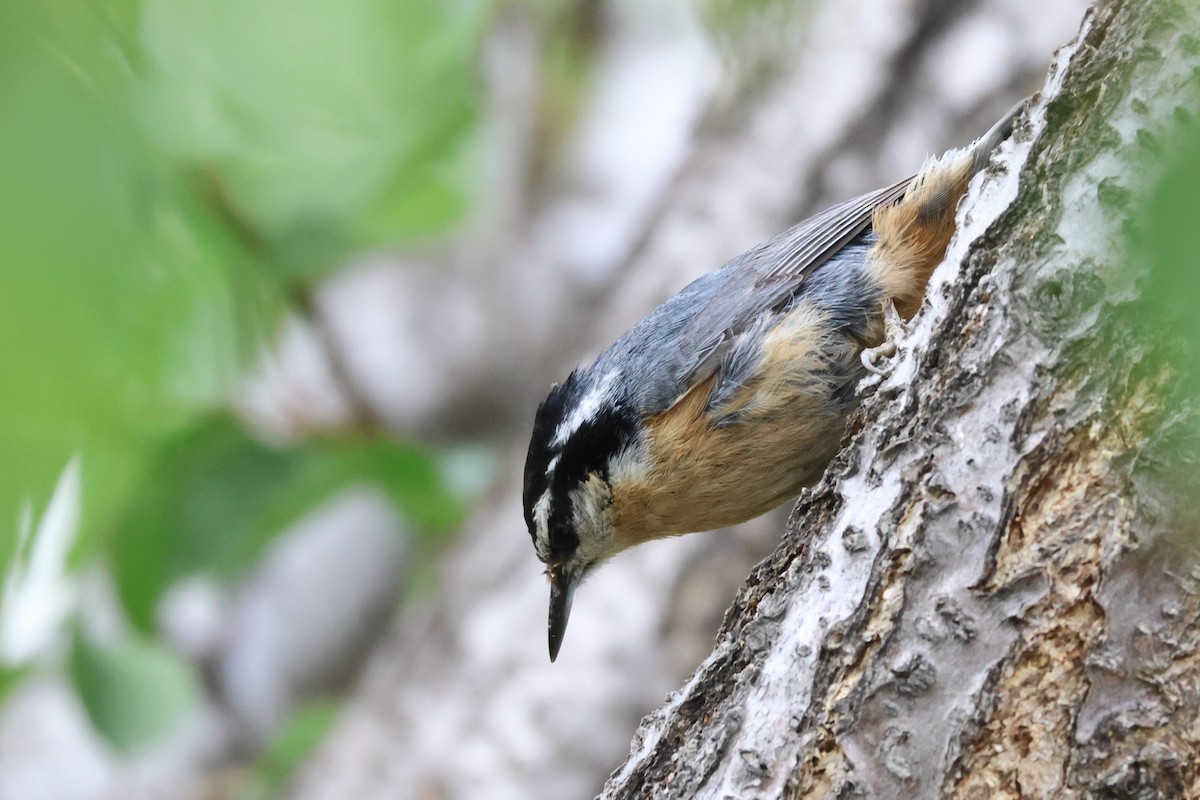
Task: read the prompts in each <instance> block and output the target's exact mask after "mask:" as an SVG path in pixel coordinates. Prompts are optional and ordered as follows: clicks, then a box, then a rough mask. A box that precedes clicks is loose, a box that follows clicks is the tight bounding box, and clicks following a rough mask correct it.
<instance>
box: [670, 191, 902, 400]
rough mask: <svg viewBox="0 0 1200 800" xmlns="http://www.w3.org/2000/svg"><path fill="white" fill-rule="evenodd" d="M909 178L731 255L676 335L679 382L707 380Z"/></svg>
mask: <svg viewBox="0 0 1200 800" xmlns="http://www.w3.org/2000/svg"><path fill="white" fill-rule="evenodd" d="M911 180H912V179H911V178H908V179H906V180H903V181H899V182H898V183H895V184H892V185H891V186H887V187H885V188H883V189H879V190H877V191H874V192H871V193H869V194H864V195H862V196H860V197H856V198H854V199H853V200H848V201H846V202H844V203H840V204H838V205H836V206H833V207H832V208H828V209H826V210H825V211H822V212H821V213H819V214H816V215H815V216H812V217H809V218H808V219H806V220H805V221H803V222H801V223H800V224H798V225H796V226H795V227H793V228H791V229H789V230H787V231H785V232H783V233H782V234H780V235H779V236H776V237H775V238H773V239H770V240H768V241H767V242H765V243H764V244H762V245H760V246H759V247H756V248H754V249H753V250H750V251H749V252H747V253H745V254H744V255H742V256H740V257H739V258H737V259H735V260H734V262H732V263H731V264H730V265H729V267H730V274H729V275H728V276H727V280H726V282H725V285H724V286H723V287H722V288H721V291H719V292H715V293H714V294H713V295H712V297H710V298H709V299H708V302H707V303H705V304H704V305H703V306H701V307H700V308H699V309H698V310H697V311H696V314H695V316H694V317H693V318H692V319H691V321H690V323H689V324H688V325H687V327H686V328H685V330H684V331H683V335H682V336H681V337H680V341H681V343H682V344H683V347H682V349H681V352H680V356H681V359H680V362H679V364H678V365H677V368H676V369H677V371H676V372H675V375H676V376H677V380H679V381H680V384H681V385H682V386H683V387H687V386H691V385H693V384H696V383H699V382H701V381H704V380H706V379H708V377H709V376H711V375H712V374H713V372H714V371H716V369H717V367H718V365H719V364H720V363H721V361H722V359H723V358H724V356H725V355H726V354H727V353H728V352H729V351H730V350H731V349H732V348H733V346H734V343H735V341H737V339H738V338H739V337H740V336H741V335H742V334H743V333H745V332H746V331H748V330H750V329H751V327H753V326H755V325H762V326H766V327H769V326H770V325H771V323H772V321H773V320H772V317H773V316H774V314H773V313H772V312H773V311H775V310H778V309H779V308H780V307H782V306H784V305H786V304H787V303H788V301H790V300H791V298H792V297H794V296H795V294H796V292H797V291H798V290H799V289H800V286H801V284H803V282H804V281H805V279H806V278H807V277H808V276H810V275H812V274H813V272H815V271H816V270H817V269H818V268H820V267H821V266H822V265H823V264H825V263H826V262H828V261H829V260H830V259H831V258H833V257H834V256H835V255H836V254H837V253H838V252H839V251H840V250H842V248H844V247H845V246H846V245H847V244H849V243H850V242H851V241H853V240H854V239H855V237H857V236H858V235H859V234H861V233H862V232H863V231H864V230H866V229H867V228H868V227H869V226H870V224H871V215H872V213H873V212H874V210H875V209H876V208H877V207H879V206H882V205H887V204H890V203H893V202H895V201H896V200H898V199H900V197H901V196H903V194H904V190H905V189H906V188H907V187H908V184H909V183H910V181H911Z"/></svg>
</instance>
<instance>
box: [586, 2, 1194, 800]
mask: <svg viewBox="0 0 1200 800" xmlns="http://www.w3.org/2000/svg"><path fill="white" fill-rule="evenodd" d="M1198 30H1200V11H1198V10H1197V7H1196V4H1195V3H1185V2H1158V3H1152V2H1136V0H1108V2H1101V3H1099V4H1098V5H1097V7H1095V8H1094V9H1093V11H1092V12H1090V13H1089V15H1088V17H1087V18H1086V20H1085V22H1084V24H1083V27H1082V30H1081V33H1080V36H1079V39H1078V40H1077V41H1076V42H1075V43H1074V44H1073V45H1071V46H1069V47H1067V48H1064V49H1063V50H1061V51H1060V52H1059V54H1058V56H1057V59H1056V61H1055V63H1054V64H1053V66H1052V67H1051V70H1050V74H1049V77H1048V78H1047V81H1046V84H1045V87H1044V88H1043V90H1042V91H1041V92H1040V95H1039V96H1038V97H1037V98H1036V101H1035V102H1034V103H1033V104H1032V107H1031V109H1030V110H1029V113H1028V117H1027V119H1026V120H1025V121H1024V122H1022V123H1020V125H1019V126H1018V129H1017V131H1016V134H1015V135H1014V137H1013V140H1012V143H1011V144H1008V145H1005V147H1004V148H1003V149H1002V151H1001V154H1000V156H999V157H998V159H997V162H996V163H994V164H993V166H992V167H991V169H990V170H989V171H988V173H987V174H986V176H985V177H984V179H983V181H982V183H981V185H980V184H977V185H976V186H975V187H974V189H973V191H972V192H971V194H970V195H969V197H968V198H967V200H966V201H964V203H963V205H962V207H960V209H959V220H960V230H959V234H958V235H957V237H956V239H955V242H954V243H953V244H952V245H951V250H950V253H949V254H948V256H947V259H946V262H945V263H944V264H943V265H942V266H941V267H940V268H939V270H938V272H937V274H936V275H935V277H934V280H933V283H932V285H931V287H930V290H929V293H928V296H929V300H928V301H927V303H926V306H925V308H924V309H923V310H922V312H921V313H920V315H919V316H918V318H917V319H916V320H915V321H914V324H913V325H912V329H911V330H910V331H909V333H908V334H907V335H906V336H904V337H903V340H902V342H901V343H900V344H901V353H900V355H899V356H898V358H897V359H896V360H895V363H894V366H893V368H892V371H891V373H890V375H889V376H888V377H887V378H885V379H884V380H882V381H881V382H877V385H875V386H873V387H867V389H866V391H867V393H868V394H869V397H867V398H866V399H865V401H864V404H863V406H862V408H861V409H860V412H859V414H858V416H857V419H856V424H857V427H858V432H857V433H856V434H855V435H854V436H853V438H852V439H851V440H850V442H849V444H848V446H847V447H846V448H844V450H843V452H842V453H841V454H840V455H839V456H838V458H837V459H836V461H835V463H834V465H833V466H832V467H831V468H830V469H829V470H828V471H827V473H826V476H825V478H824V480H823V481H822V482H821V483H820V484H819V485H818V486H817V487H815V488H814V489H813V490H812V491H811V492H809V493H808V494H807V495H806V496H805V497H803V498H802V499H801V501H800V503H799V504H798V505H797V506H796V508H795V510H794V512H793V514H792V517H791V519H790V521H789V523H788V527H787V534H786V537H785V539H784V541H783V543H782V544H781V545H780V546H779V548H778V549H777V550H776V551H775V552H774V553H773V554H772V555H771V556H770V557H769V558H767V559H766V560H765V561H763V562H762V563H761V564H759V565H758V567H757V568H756V569H755V570H754V572H753V574H752V575H751V576H750V579H749V580H748V582H747V583H746V585H745V586H744V587H743V589H742V590H741V592H740V594H739V596H738V598H737V600H736V602H735V603H734V605H733V607H732V608H731V609H730V610H729V612H728V613H727V614H726V617H725V621H724V625H723V628H722V631H721V634H720V636H719V638H718V642H717V646H716V649H715V650H714V652H713V653H712V655H711V656H709V658H708V659H707V660H706V661H705V662H704V663H703V664H702V665H701V666H700V668H699V669H698V670H697V671H696V673H695V674H694V675H693V676H692V677H691V679H690V680H689V681H688V682H687V683H686V685H684V686H683V688H682V689H680V690H679V691H678V692H677V693H675V694H674V695H673V696H672V697H671V698H669V700H668V702H667V703H666V705H664V706H663V707H662V708H661V709H659V710H658V711H656V712H654V713H652V714H651V715H649V716H648V717H647V718H646V719H645V720H644V721H643V723H642V726H641V728H640V730H639V731H638V733H637V735H636V738H635V740H634V743H633V747H632V750H631V753H630V757H629V760H628V761H627V762H626V763H625V764H624V765H623V766H622V767H621V768H620V769H618V770H617V772H615V773H614V775H613V776H612V777H611V779H610V780H609V782H608V784H607V785H606V787H605V790H604V793H603V796H604V797H606V798H626V797H639V798H641V797H673V798H674V797H738V798H753V797H772V798H774V797H796V798H799V797H805V798H808V797H839V798H840V797H872V798H925V797H939V796H951V797H968V798H977V797H978V798H984V797H987V798H1003V797H1113V798H1117V797H1120V798H1125V797H1136V798H1181V797H1200V594H1198V592H1197V583H1198V581H1200V570H1198V568H1197V564H1198V563H1200V562H1198V561H1197V560H1196V551H1197V548H1198V547H1200V545H1198V543H1197V540H1196V538H1195V536H1194V535H1192V536H1191V537H1190V538H1189V537H1186V536H1181V535H1179V530H1180V529H1181V526H1184V525H1185V524H1186V523H1181V521H1180V520H1181V516H1180V515H1179V514H1178V513H1177V512H1178V507H1177V506H1172V502H1174V501H1173V499H1172V497H1171V496H1170V495H1169V493H1167V492H1166V491H1165V489H1164V485H1165V484H1164V480H1165V478H1164V476H1170V475H1171V474H1172V472H1173V471H1174V470H1175V469H1176V468H1177V467H1178V466H1179V465H1178V464H1175V463H1172V462H1170V458H1171V456H1170V454H1166V453H1165V451H1162V448H1161V447H1159V444H1158V443H1161V442H1162V441H1164V440H1166V439H1169V438H1170V437H1171V430H1172V429H1173V428H1174V427H1177V426H1178V425H1179V424H1180V416H1181V414H1183V413H1184V411H1183V410H1181V409H1180V408H1169V407H1167V406H1168V403H1167V401H1166V398H1168V397H1169V396H1170V392H1169V389H1170V385H1171V382H1172V381H1173V380H1174V378H1173V374H1172V372H1171V370H1170V369H1167V368H1165V367H1162V366H1161V363H1160V362H1156V361H1155V360H1154V359H1153V358H1151V357H1150V355H1149V352H1150V350H1151V344H1152V340H1153V335H1152V334H1151V333H1149V332H1148V328H1147V325H1146V321H1145V318H1144V309H1142V308H1141V307H1140V306H1139V302H1140V299H1141V297H1140V293H1141V289H1140V286H1141V284H1140V281H1141V280H1142V279H1144V278H1145V277H1146V273H1147V269H1148V267H1147V266H1146V264H1145V263H1142V262H1139V261H1138V260H1137V259H1135V258H1134V257H1132V256H1131V254H1130V251H1129V249H1128V248H1127V247H1125V246H1124V241H1125V238H1124V237H1125V232H1126V228H1127V226H1128V221H1129V218H1130V215H1131V214H1132V212H1133V210H1134V209H1136V208H1137V204H1138V198H1139V197H1141V196H1142V195H1143V194H1144V193H1145V191H1146V190H1147V187H1148V185H1149V183H1150V181H1151V180H1152V179H1153V178H1154V177H1155V176H1154V175H1153V174H1152V171H1150V170H1147V164H1148V163H1156V162H1155V161H1154V159H1152V158H1148V155H1149V154H1151V153H1154V152H1156V151H1158V150H1160V149H1161V148H1162V147H1163V144H1162V143H1163V142H1164V141H1170V138H1171V136H1172V133H1173V129H1174V128H1176V127H1177V122H1178V120H1179V119H1180V118H1182V117H1189V116H1190V117H1193V118H1194V116H1195V113H1196V111H1197V109H1198V108H1200V105H1198V104H1197V80H1196V77H1195V75H1196V74H1197V70H1200V55H1198V51H1200V48H1198V47H1197V39H1196V32H1197V31H1198ZM1195 518H1196V515H1195V513H1194V512H1192V514H1191V523H1190V524H1191V525H1192V526H1193V527H1194V525H1195ZM1182 519H1186V515H1184V517H1182ZM1193 534H1194V531H1193Z"/></svg>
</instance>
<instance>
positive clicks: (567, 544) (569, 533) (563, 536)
mask: <svg viewBox="0 0 1200 800" xmlns="http://www.w3.org/2000/svg"><path fill="white" fill-rule="evenodd" d="M549 544H550V559H551V560H555V561H563V560H566V559H567V558H569V557H570V556H571V554H572V553H574V552H575V548H576V547H578V546H579V536H577V535H576V533H575V531H574V529H572V528H571V526H570V525H567V524H565V523H561V522H560V523H556V524H554V525H552V526H551V527H550V542H549Z"/></svg>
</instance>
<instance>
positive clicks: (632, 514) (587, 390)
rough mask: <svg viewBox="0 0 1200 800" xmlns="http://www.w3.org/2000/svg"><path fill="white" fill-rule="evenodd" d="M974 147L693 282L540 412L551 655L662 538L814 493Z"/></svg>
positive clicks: (529, 477)
mask: <svg viewBox="0 0 1200 800" xmlns="http://www.w3.org/2000/svg"><path fill="white" fill-rule="evenodd" d="M1020 108H1021V106H1018V107H1017V108H1015V109H1013V111H1011V112H1009V114H1008V115H1006V116H1005V117H1004V119H1002V120H1001V121H1000V122H998V123H997V124H996V125H995V126H994V127H993V128H992V129H991V130H990V131H989V132H988V133H987V134H986V135H984V136H983V137H982V138H980V139H978V140H977V141H976V142H975V143H974V144H973V145H971V146H970V147H967V148H964V149H961V150H951V151H950V152H948V153H946V154H945V155H943V156H942V157H941V158H936V159H930V160H929V161H928V162H926V164H925V165H924V166H923V167H922V168H921V171H920V172H918V173H917V174H916V175H915V176H914V177H911V178H908V179H906V180H903V181H900V182H899V183H895V184H892V185H891V186H888V187H886V188H884V189H880V190H878V191H875V192H871V193H870V194H865V195H863V196H861V197H857V198H855V199H853V200H849V201H847V202H845V203H842V204H840V205H836V206H834V207H833V208H830V209H827V210H826V211H823V212H821V213H819V214H817V215H815V216H813V217H810V218H809V219H807V220H805V221H804V222H801V223H800V224H799V225H796V226H795V227H793V228H791V229H790V230H788V231H785V232H784V233H781V234H779V235H778V236H776V237H774V238H773V239H770V240H768V241H766V242H764V243H763V244H760V245H758V246H757V247H755V248H753V249H751V250H750V251H748V252H746V253H743V254H742V255H740V256H738V257H737V258H735V259H733V260H732V261H730V262H729V263H728V264H726V265H725V266H724V267H721V268H720V269H718V270H716V271H715V272H711V273H709V274H707V275H705V276H703V277H701V278H699V279H697V280H695V281H693V282H692V283H690V284H688V285H687V286H686V287H685V288H684V289H683V290H682V291H681V292H679V294H677V295H675V296H674V297H672V298H671V299H669V300H667V301H666V302H665V303H663V304H662V305H660V306H659V307H658V308H656V309H654V310H653V311H651V312H650V314H649V316H647V317H646V318H645V319H643V320H642V321H641V322H639V323H638V324H637V325H635V326H634V327H633V328H632V329H630V330H629V331H628V332H627V333H626V334H625V335H624V336H622V337H621V338H619V339H618V340H617V341H616V342H615V343H613V344H612V345H611V346H610V347H609V348H608V349H607V350H605V351H604V352H603V353H601V354H600V355H599V356H598V357H597V358H596V360H595V361H594V362H592V364H591V365H590V366H585V367H580V368H578V369H576V370H575V371H574V372H572V373H571V374H570V376H568V377H567V379H566V380H565V381H563V382H562V383H561V384H557V385H555V386H554V387H552V388H551V390H550V394H549V396H548V397H547V398H546V399H545V401H543V402H542V404H541V405H540V406H539V407H538V410H537V415H536V417H535V419H534V424H533V437H532V441H531V442H530V444H529V455H528V457H527V459H526V461H525V487H524V493H523V501H524V506H525V523H526V525H527V526H528V527H529V534H530V536H531V537H533V546H534V549H535V550H536V551H537V556H538V558H539V559H541V561H542V562H543V563H544V564H545V565H546V574H547V575H548V576H549V578H550V623H549V628H550V660H551V661H553V660H554V659H555V658H556V657H557V656H558V650H559V647H560V645H561V644H562V638H563V632H564V631H565V630H566V626H567V618H568V615H569V614H570V611H571V598H572V594H573V592H574V590H575V587H576V586H577V585H578V584H579V581H580V580H581V579H582V578H583V577H584V576H585V575H587V574H588V573H589V572H591V571H592V570H593V569H595V568H596V567H597V566H598V565H599V564H601V563H603V562H604V561H605V560H606V559H608V558H610V557H612V556H613V555H614V554H616V553H618V552H620V551H621V550H624V549H626V548H628V547H632V546H633V545H636V544H639V543H641V542H645V541H648V540H650V539H657V538H660V537H664V536H674V535H677V534H682V533H690V532H693V531H703V530H710V529H713V528H721V527H725V526H728V525H734V524H737V523H740V522H744V521H746V520H748V519H751V518H752V517H756V516H758V515H759V514H762V513H764V512H766V511H768V510H770V509H772V508H774V507H775V506H777V505H779V504H780V503H782V502H784V501H785V500H788V499H790V498H792V497H795V496H796V495H797V494H798V493H799V491H800V489H801V488H802V487H804V486H807V485H810V484H812V483H813V482H815V481H816V480H817V479H818V478H819V477H820V475H821V473H822V472H823V471H824V469H825V466H826V464H827V463H828V462H829V461H830V459H831V458H832V457H833V455H834V453H835V452H836V451H837V447H838V443H839V442H840V441H841V438H842V434H843V432H844V429H845V423H846V418H847V416H848V415H849V414H850V412H851V411H852V410H853V409H854V406H855V404H856V397H855V387H856V385H857V384H858V382H859V380H860V379H861V378H862V377H863V375H864V373H865V370H866V365H865V359H863V357H862V356H863V352H864V350H866V349H867V348H872V347H877V346H879V345H880V344H881V343H882V342H883V341H884V338H885V330H884V328H885V326H884V310H885V308H888V309H889V310H890V308H892V307H894V308H895V309H896V310H897V311H898V312H899V314H900V315H901V316H902V317H904V318H905V319H908V318H909V317H911V316H912V315H913V314H914V313H916V310H917V308H918V307H919V306H920V304H921V300H922V298H923V297H924V293H925V286H926V283H927V282H928V280H929V276H930V274H931V273H932V272H933V269H934V267H936V266H937V264H938V263H939V262H940V261H941V260H942V257H943V256H944V255H945V251H946V246H947V245H948V244H949V242H950V237H951V235H952V234H953V233H954V216H955V209H956V208H957V206H958V201H959V199H960V198H961V197H962V196H963V194H964V193H965V192H966V189H967V183H968V182H969V181H970V179H971V176H973V175H974V174H975V173H976V172H978V171H979V170H980V169H982V168H983V167H984V165H986V164H987V162H988V159H989V158H990V156H991V153H992V151H993V150H994V149H995V148H996V146H997V145H999V143H1000V142H1001V141H1003V140H1004V139H1005V138H1007V137H1008V135H1009V133H1010V132H1011V130H1012V124H1013V120H1014V118H1015V117H1016V114H1017V113H1018V111H1019V110H1020Z"/></svg>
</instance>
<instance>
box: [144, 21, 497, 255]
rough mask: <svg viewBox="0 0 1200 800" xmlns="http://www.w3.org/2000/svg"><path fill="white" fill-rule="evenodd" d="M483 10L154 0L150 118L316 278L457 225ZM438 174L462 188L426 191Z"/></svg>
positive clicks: (147, 81)
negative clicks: (381, 246) (359, 254)
mask: <svg viewBox="0 0 1200 800" xmlns="http://www.w3.org/2000/svg"><path fill="white" fill-rule="evenodd" d="M488 5H489V4H488V3H487V2H484V1H483V0H468V2H462V3H454V4H452V5H447V4H445V3H441V2H438V1H437V0H406V1H405V2H401V3H396V2H392V1H391V0H343V2H339V3H328V4H322V3H299V4H297V3H293V2H290V1H289V0H252V2H244V1H243V0H213V1H212V2H206V3H180V2H175V0H146V2H144V3H143V5H142V16H141V27H140V41H141V44H142V45H143V47H144V50H145V52H146V54H147V60H146V69H145V70H144V71H143V78H142V81H141V92H140V110H141V114H142V118H143V119H144V120H145V121H146V124H147V125H148V126H149V127H150V129H151V130H152V131H153V132H154V136H155V138H156V140H157V141H159V142H160V143H161V144H162V145H163V147H164V148H165V149H166V150H167V151H168V152H170V153H171V154H172V155H173V156H174V157H175V158H177V159H179V160H180V161H182V162H183V163H188V164H193V165H201V166H204V167H205V168H208V169H211V170H212V172H213V174H214V175H215V176H216V177H217V181H218V183H219V186H220V189H221V192H222V195H223V198H224V200H225V202H227V204H228V208H229V209H230V211H231V213H232V214H233V215H235V216H237V217H238V218H240V219H241V220H243V221H244V224H245V225H247V226H248V228H249V229H250V230H252V231H254V232H255V234H256V235H257V236H258V237H259V238H260V239H261V241H262V242H264V243H266V244H267V245H268V246H269V247H270V248H271V249H272V252H273V253H274V254H275V255H276V256H277V257H278V259H279V261H280V263H281V265H282V266H283V268H284V269H285V270H287V271H288V272H289V273H290V274H293V275H296V276H300V277H304V278H309V277H311V276H312V274H313V273H314V272H316V271H319V270H322V269H328V266H329V265H330V264H331V263H333V261H334V258H335V254H337V253H338V252H339V251H342V252H344V251H345V250H346V249H347V248H348V247H352V246H361V245H363V244H375V243H379V242H387V241H391V240H394V239H395V238H396V236H397V234H401V235H417V234H427V233H430V232H433V231H436V230H439V229H441V228H444V227H445V226H446V225H447V224H449V223H450V222H453V221H454V220H455V219H456V218H457V216H458V213H459V211H460V210H461V208H462V205H463V204H462V202H461V196H462V194H463V192H464V191H465V188H466V187H465V179H466V178H467V176H468V175H469V173H468V172H467V171H466V170H461V169H459V170H455V169H454V166H453V165H454V164H455V163H456V162H460V161H461V160H462V158H463V157H464V155H465V153H466V145H467V144H468V142H469V140H470V138H471V136H472V135H473V133H474V130H475V125H476V118H477V108H476V107H477V96H476V95H477V89H476V87H475V81H474V78H473V72H474V61H475V57H476V50H477V47H478V42H479V38H480V34H481V30H482V24H483V22H484V21H485V19H486V17H485V13H486V11H487V9H488ZM268 42H269V43H270V46H269V47H268V46H264V43H268ZM439 167H440V170H441V172H442V174H449V173H454V174H455V178H454V179H453V180H451V181H440V182H439V181H431V180H430V178H429V175H430V173H431V170H432V171H433V172H435V173H436V172H438V171H439ZM429 208H437V209H439V212H438V213H435V214H430V213H429V212H428V209H429ZM364 218H369V219H370V220H372V223H371V224H367V225H362V224H360V223H359V220H361V219H364ZM381 219H382V220H383V221H384V222H385V223H386V224H376V222H377V221H379V220H381ZM350 234H353V235H350ZM298 241H302V242H304V243H305V246H303V247H298V246H296V245H297V242H298ZM312 253H315V254H316V257H315V258H314V257H313V256H312V255H310V254H312Z"/></svg>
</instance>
